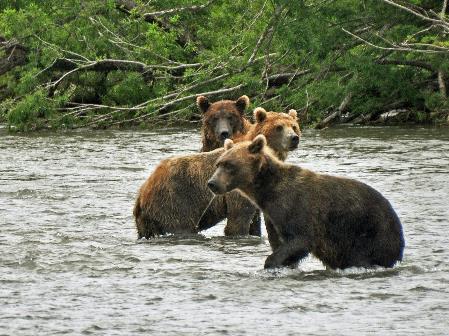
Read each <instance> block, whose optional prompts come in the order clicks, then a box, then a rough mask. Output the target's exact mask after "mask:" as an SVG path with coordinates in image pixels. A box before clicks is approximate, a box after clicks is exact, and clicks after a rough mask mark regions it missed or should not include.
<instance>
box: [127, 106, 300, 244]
mask: <svg viewBox="0 0 449 336" xmlns="http://www.w3.org/2000/svg"><path fill="white" fill-rule="evenodd" d="M254 114H255V117H256V123H255V124H254V125H252V126H251V129H250V131H249V132H248V134H247V137H248V139H249V140H251V139H252V137H254V136H256V135H257V134H258V133H257V132H264V134H266V135H267V136H268V139H269V143H268V144H269V145H271V142H272V143H273V146H274V150H275V151H276V153H279V157H280V158H285V157H286V152H288V151H289V150H293V149H295V148H296V147H297V146H298V142H299V134H300V131H299V125H298V123H297V120H296V119H297V116H296V111H294V110H291V111H290V112H289V114H285V113H276V112H266V111H265V110H264V109H262V108H257V109H256V110H255V111H254ZM262 124H263V125H262ZM281 128H282V129H281ZM256 130H258V131H256ZM250 137H251V138H250ZM245 139H246V138H244V137H242V138H241V139H239V140H241V141H243V140H245ZM223 151H224V149H223V148H218V149H216V150H213V151H211V152H204V153H198V154H192V155H187V156H181V157H173V158H169V159H165V160H163V161H162V162H161V163H160V164H159V165H158V166H157V167H156V169H155V171H154V172H153V173H152V174H151V175H150V176H149V177H148V179H147V180H146V181H145V183H144V184H143V185H142V187H141V188H140V190H139V193H138V196H137V199H136V203H135V206H134V217H135V220H136V227H137V234H138V238H142V237H145V238H150V237H153V236H156V235H163V234H166V233H183V232H184V233H196V232H198V226H197V223H198V221H199V219H200V218H201V215H202V214H203V211H204V209H206V208H207V211H206V213H207V214H205V215H204V216H203V218H204V221H203V223H204V225H205V226H207V227H210V226H212V225H215V224H217V223H218V222H219V221H220V220H222V219H224V218H228V225H227V227H228V226H229V227H230V229H228V230H225V233H227V234H228V235H230V234H239V235H246V234H248V233H249V225H250V223H251V219H252V218H253V216H254V214H255V213H256V211H257V210H256V208H255V207H254V205H253V204H252V203H251V202H250V201H249V200H247V199H246V198H244V197H243V196H241V195H240V194H239V193H238V192H233V193H230V194H229V195H226V196H218V197H213V194H212V193H211V192H210V190H209V189H208V188H207V180H208V179H209V178H210V177H211V176H212V174H213V172H214V170H215V166H214V164H215V161H216V160H217V159H218V157H219V156H220V155H221V154H222V153H223ZM212 199H213V200H212ZM211 201H212V202H211ZM208 205H209V206H208Z"/></svg>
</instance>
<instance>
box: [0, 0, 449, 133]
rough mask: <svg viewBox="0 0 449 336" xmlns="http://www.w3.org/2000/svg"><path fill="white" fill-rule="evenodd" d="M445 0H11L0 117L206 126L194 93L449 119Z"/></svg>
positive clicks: (309, 114) (380, 117)
mask: <svg viewBox="0 0 449 336" xmlns="http://www.w3.org/2000/svg"><path fill="white" fill-rule="evenodd" d="M446 13H447V0H409V1H401V0H391V1H390V0H375V1H373V0H366V1H360V0H338V1H332V0H328V1H325V0H316V1H312V0H310V1H308V0H303V1H301V0H297V1H287V0H252V1H239V0H235V1H224V0H210V1H206V0H189V1H181V0H149V1H148V0H91V1H83V0H60V1H45V0H2V1H1V2H0V122H6V123H7V124H8V125H9V127H10V128H11V129H14V130H25V131H29V130H35V129H42V128H77V127H93V128H103V127H112V126H115V127H118V126H124V127H127V126H142V127H149V126H153V125H155V124H158V123H160V124H164V125H167V124H176V123H182V122H195V121H197V120H199V118H200V115H199V113H198V111H197V109H196V107H195V97H196V96H197V95H200V94H202V95H207V96H209V97H210V99H211V100H218V99H221V98H232V99H233V98H236V97H238V96H240V95H242V94H247V95H248V96H250V97H251V100H252V106H253V107H255V106H259V105H262V106H264V107H265V108H267V109H271V110H275V111H283V110H285V109H288V108H296V109H297V110H298V112H299V113H300V116H301V119H302V121H303V123H307V124H310V125H313V126H315V127H318V128H319V127H324V126H327V125H328V124H331V123H333V122H352V123H383V122H390V121H395V122H447V120H448V119H447V118H448V113H449V103H448V99H447V86H448V84H449V39H448V33H449V21H448V20H447V15H446Z"/></svg>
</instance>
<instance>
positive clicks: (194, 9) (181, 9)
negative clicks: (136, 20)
mask: <svg viewBox="0 0 449 336" xmlns="http://www.w3.org/2000/svg"><path fill="white" fill-rule="evenodd" d="M214 1H216V0H209V1H208V2H206V3H205V4H204V5H194V6H188V7H179V8H172V9H166V10H162V11H158V12H152V13H145V14H143V17H144V18H146V17H151V18H153V17H156V16H164V15H171V14H176V13H180V12H185V11H188V12H197V11H199V10H201V9H203V8H206V7H208V6H209V5H210V4H212V3H213V2H214Z"/></svg>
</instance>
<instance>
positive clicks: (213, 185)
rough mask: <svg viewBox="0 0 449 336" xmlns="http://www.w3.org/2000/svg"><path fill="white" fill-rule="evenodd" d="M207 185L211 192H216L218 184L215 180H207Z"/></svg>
mask: <svg viewBox="0 0 449 336" xmlns="http://www.w3.org/2000/svg"><path fill="white" fill-rule="evenodd" d="M207 186H208V188H209V189H210V190H212V192H214V193H216V192H217V191H218V185H217V182H215V181H214V180H209V181H207Z"/></svg>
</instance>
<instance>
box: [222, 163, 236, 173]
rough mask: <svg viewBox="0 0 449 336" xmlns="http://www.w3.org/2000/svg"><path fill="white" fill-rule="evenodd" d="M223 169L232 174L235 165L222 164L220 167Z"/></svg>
mask: <svg viewBox="0 0 449 336" xmlns="http://www.w3.org/2000/svg"><path fill="white" fill-rule="evenodd" d="M221 166H222V167H223V169H225V170H227V171H228V172H232V171H234V170H235V168H236V167H235V165H233V164H232V163H230V162H223V164H222V165H221Z"/></svg>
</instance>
